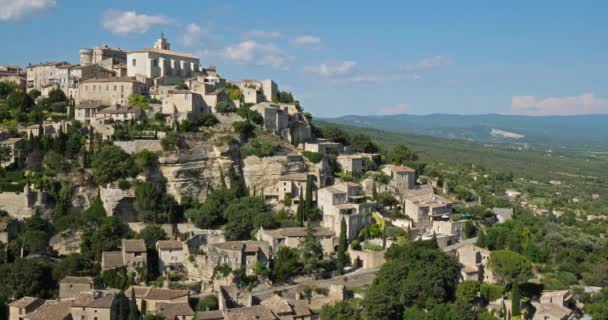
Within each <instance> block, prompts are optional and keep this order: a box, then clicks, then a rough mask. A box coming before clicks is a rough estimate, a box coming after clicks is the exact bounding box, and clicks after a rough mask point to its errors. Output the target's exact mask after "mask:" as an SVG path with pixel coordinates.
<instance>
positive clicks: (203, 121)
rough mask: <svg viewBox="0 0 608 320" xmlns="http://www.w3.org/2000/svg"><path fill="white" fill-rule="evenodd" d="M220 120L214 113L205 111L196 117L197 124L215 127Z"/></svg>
mask: <svg viewBox="0 0 608 320" xmlns="http://www.w3.org/2000/svg"><path fill="white" fill-rule="evenodd" d="M219 122H220V121H219V120H218V119H217V118H216V117H215V116H214V115H213V114H212V113H203V114H200V115H198V117H196V124H198V125H201V126H203V127H213V126H214V125H216V124H218V123H219Z"/></svg>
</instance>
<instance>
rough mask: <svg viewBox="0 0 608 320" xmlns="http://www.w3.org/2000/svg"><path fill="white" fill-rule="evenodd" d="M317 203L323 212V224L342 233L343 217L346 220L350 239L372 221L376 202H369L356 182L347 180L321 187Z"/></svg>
mask: <svg viewBox="0 0 608 320" xmlns="http://www.w3.org/2000/svg"><path fill="white" fill-rule="evenodd" d="M317 203H318V206H319V208H320V209H321V213H322V214H323V221H322V222H321V225H322V226H323V227H325V228H328V229H329V230H332V231H333V232H334V233H335V234H336V235H340V224H341V222H342V219H344V220H345V222H346V230H347V237H348V239H354V238H355V237H357V236H358V235H359V231H360V230H361V229H363V227H365V226H366V225H368V224H370V223H371V213H372V210H373V209H374V208H375V206H376V203H375V202H367V200H366V198H365V195H363V193H362V191H361V186H359V185H358V184H356V183H352V182H346V183H341V184H337V185H334V186H329V187H325V188H322V189H319V191H318V192H317Z"/></svg>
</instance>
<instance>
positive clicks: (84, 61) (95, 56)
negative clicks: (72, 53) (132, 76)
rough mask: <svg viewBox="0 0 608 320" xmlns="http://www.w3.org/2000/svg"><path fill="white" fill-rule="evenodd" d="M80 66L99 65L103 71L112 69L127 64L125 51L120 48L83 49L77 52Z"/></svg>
mask: <svg viewBox="0 0 608 320" xmlns="http://www.w3.org/2000/svg"><path fill="white" fill-rule="evenodd" d="M79 54H80V65H81V66H90V65H99V66H101V67H103V68H105V69H112V68H113V67H114V66H116V65H120V64H126V63H127V51H125V50H122V49H120V48H110V47H108V46H107V45H100V46H97V47H95V48H93V49H89V48H83V49H80V51H79Z"/></svg>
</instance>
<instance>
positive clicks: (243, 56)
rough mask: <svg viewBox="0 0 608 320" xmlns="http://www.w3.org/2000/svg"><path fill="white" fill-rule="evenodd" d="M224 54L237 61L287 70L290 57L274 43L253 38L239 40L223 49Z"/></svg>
mask: <svg viewBox="0 0 608 320" xmlns="http://www.w3.org/2000/svg"><path fill="white" fill-rule="evenodd" d="M224 56H225V57H226V58H227V59H229V60H232V61H234V62H237V63H242V64H252V65H258V66H271V67H273V68H275V69H281V70H287V69H289V63H290V61H291V57H289V56H287V54H285V52H283V50H281V49H280V48H279V47H277V46H276V45H274V44H271V43H268V44H262V43H258V42H256V41H253V40H247V41H243V42H240V43H238V44H236V45H233V46H228V47H226V48H225V49H224Z"/></svg>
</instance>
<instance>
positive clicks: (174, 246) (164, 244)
mask: <svg viewBox="0 0 608 320" xmlns="http://www.w3.org/2000/svg"><path fill="white" fill-rule="evenodd" d="M156 246H157V247H158V249H161V250H182V249H183V244H182V242H181V241H178V240H160V241H158V242H157V243H156Z"/></svg>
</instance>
